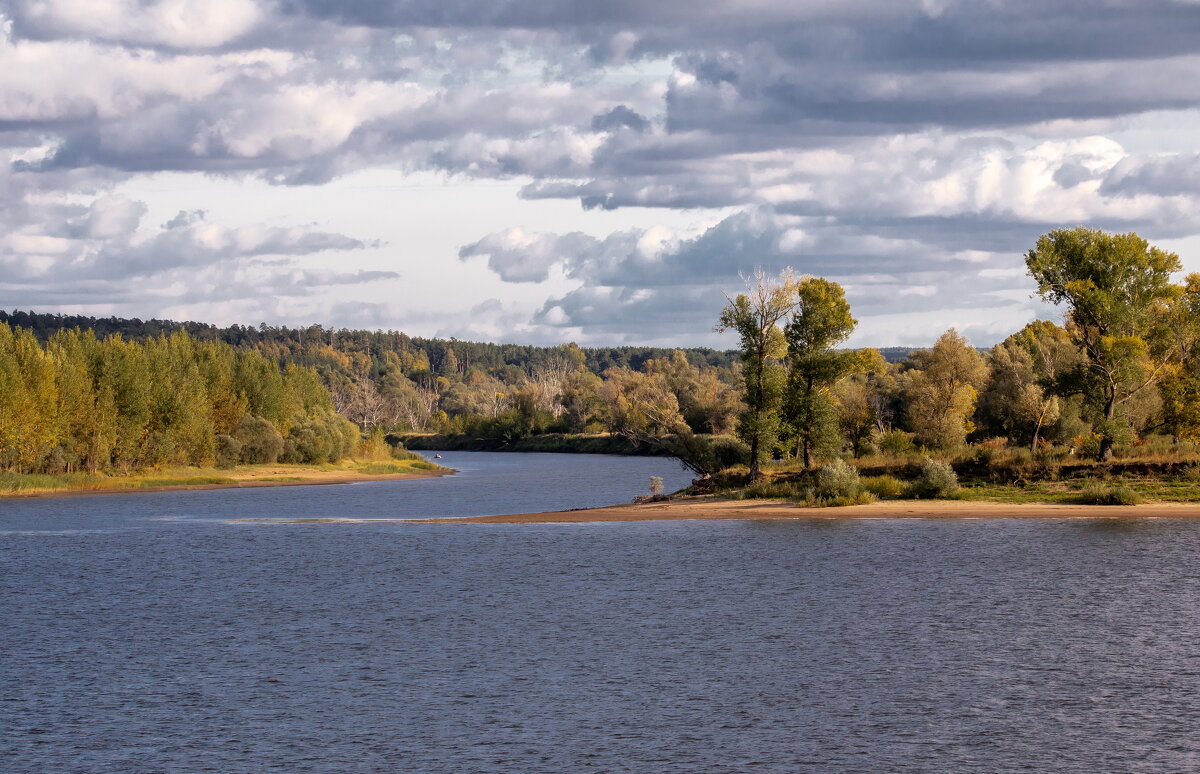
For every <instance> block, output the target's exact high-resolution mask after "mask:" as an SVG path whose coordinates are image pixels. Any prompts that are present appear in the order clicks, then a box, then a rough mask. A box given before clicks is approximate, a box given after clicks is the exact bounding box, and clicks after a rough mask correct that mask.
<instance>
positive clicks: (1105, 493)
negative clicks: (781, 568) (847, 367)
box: [687, 449, 1200, 506]
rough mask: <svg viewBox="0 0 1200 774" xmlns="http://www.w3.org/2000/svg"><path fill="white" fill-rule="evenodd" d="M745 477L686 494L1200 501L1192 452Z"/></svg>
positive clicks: (855, 464)
mask: <svg viewBox="0 0 1200 774" xmlns="http://www.w3.org/2000/svg"><path fill="white" fill-rule="evenodd" d="M822 470H824V472H822ZM747 473H748V471H747V469H746V468H745V467H736V468H730V469H727V470H724V471H722V472H721V473H719V474H717V475H716V476H714V477H712V478H711V479H709V480H706V481H705V482H703V485H702V486H698V487H693V488H692V489H690V490H687V491H689V492H690V493H693V494H714V495H718V496H720V497H724V498H731V499H738V500H756V499H757V500H763V499H786V500H791V501H793V502H798V503H801V504H805V505H816V506H829V505H853V504H861V503H865V502H871V501H875V500H921V499H942V500H945V499H952V500H962V501H965V502H994V503H1010V504H1031V503H1042V504H1059V505H1136V504H1138V503H1143V502H1145V503H1200V458H1198V457H1196V456H1194V455H1180V456H1177V457H1175V458H1162V457H1153V458H1152V457H1144V458H1132V457H1131V458H1126V459H1119V460H1114V461H1112V462H1108V463H1100V462H1094V461H1090V460H1079V459H1075V458H1070V457H1064V456H1062V455H1057V456H1051V455H1030V454H1029V453H1027V452H1023V450H1018V451H1017V452H1016V453H1012V450H1007V451H1003V452H995V451H992V450H987V449H973V450H969V451H965V452H963V453H962V454H960V455H958V456H948V457H944V458H942V459H941V460H932V461H931V460H929V459H927V458H924V457H920V456H911V457H894V458H880V457H875V458H867V459H859V460H853V461H848V464H845V465H839V464H838V463H832V464H828V465H826V466H824V467H823V469H822V468H818V469H817V470H804V469H803V468H802V467H801V466H799V465H798V464H797V463H795V462H793V461H787V462H778V463H773V464H769V465H767V466H765V468H764V476H763V477H762V478H761V479H759V480H758V481H755V482H750V481H749V480H748V475H747ZM835 473H836V475H835Z"/></svg>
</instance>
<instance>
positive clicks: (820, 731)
mask: <svg viewBox="0 0 1200 774" xmlns="http://www.w3.org/2000/svg"><path fill="white" fill-rule="evenodd" d="M445 457H446V460H445V461H446V462H447V463H448V464H450V465H452V466H454V467H457V468H460V469H462V470H463V473H461V474H459V475H457V476H452V477H447V478H442V479H429V480H424V481H408V482H396V483H380V484H361V485H353V486H326V487H286V488H278V489H246V490H224V491H209V492H173V493H161V494H143V495H108V496H94V497H74V498H59V499H52V500H30V501H0V636H2V639H0V770H3V771H4V772H163V771H170V772H200V771H213V772H258V771H277V772H343V771H344V772H577V771H578V772H602V771H603V772H667V771H670V772H744V771H762V772H808V771H811V772H931V771H945V772H1008V771H1035V772H1045V771H1055V772H1172V771H1196V770H1200V743H1198V741H1197V740H1198V739H1200V734H1197V732H1196V729H1197V728H1200V647H1197V635H1198V634H1200V605H1198V600H1200V561H1198V560H1197V557H1198V556H1200V523H1197V522H1191V521H1184V520H1148V521H1121V520H1111V519H1097V520H1016V519H995V520H961V521H937V520H902V519H879V520H861V521H851V520H846V521H818V522H804V521H796V522H759V523H754V522H640V523H625V524H614V523H601V524H571V525H538V524H532V525H480V524H474V525H455V526H447V525H428V524H403V523H397V522H395V521H371V520H370V519H380V518H387V519H391V518H404V517H414V516H430V515H472V514H478V513H500V512H520V511H531V510H545V509H550V508H564V507H581V506H586V505H597V504H603V503H611V502H622V501H628V500H629V499H630V498H631V497H632V496H633V495H635V494H640V493H643V492H644V491H645V488H646V479H647V477H648V476H650V475H663V476H664V477H666V478H668V481H667V484H668V487H672V486H681V485H682V484H683V483H684V482H686V478H687V477H686V475H684V474H682V473H681V472H680V471H679V469H678V467H677V466H675V465H673V464H672V463H670V462H669V461H666V460H654V459H636V458H613V457H583V456H571V455H516V454H510V455H499V454H483V453H476V454H467V453H460V454H446V455H445ZM296 517H300V518H306V517H343V518H350V519H358V520H356V521H348V522H345V523H333V524H330V523H321V524H311V523H299V524H297V523H286V521H273V520H276V519H281V520H287V519H292V518H296Z"/></svg>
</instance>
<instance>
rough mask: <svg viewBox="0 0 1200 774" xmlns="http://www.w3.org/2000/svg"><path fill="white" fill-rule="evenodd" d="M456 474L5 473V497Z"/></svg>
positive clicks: (287, 468)
mask: <svg viewBox="0 0 1200 774" xmlns="http://www.w3.org/2000/svg"><path fill="white" fill-rule="evenodd" d="M453 472H454V471H453V470H452V469H450V468H443V467H441V466H440V465H435V464H433V463H431V462H426V461H424V460H396V461H388V462H362V461H353V460H351V461H347V462H343V463H338V464H328V465H284V464H276V465H239V466H237V467H235V468H229V469H216V468H167V469H163V470H156V471H149V472H145V473H138V474H134V475H129V476H106V475H103V474H89V473H66V474H61V475H20V474H13V473H3V474H0V499H16V498H26V497H59V496H71V495H89V494H122V493H128V492H164V491H171V490H176V489H238V488H249V487H266V486H319V485H328V484H352V483H358V482H362V481H402V480H405V479H412V478H432V477H437V476H444V475H448V474H450V473H453Z"/></svg>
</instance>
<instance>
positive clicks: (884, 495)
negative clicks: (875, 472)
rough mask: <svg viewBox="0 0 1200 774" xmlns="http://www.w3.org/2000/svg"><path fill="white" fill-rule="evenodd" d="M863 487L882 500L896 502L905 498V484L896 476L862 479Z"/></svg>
mask: <svg viewBox="0 0 1200 774" xmlns="http://www.w3.org/2000/svg"><path fill="white" fill-rule="evenodd" d="M862 486H863V489H865V490H866V491H868V492H870V493H871V494H873V495H875V496H876V497H878V498H879V499H881V500H895V499H897V498H900V497H903V496H904V482H903V481H901V480H900V479H898V478H896V477H895V476H866V477H864V478H863V479H862Z"/></svg>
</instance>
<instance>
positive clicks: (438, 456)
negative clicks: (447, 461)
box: [433, 454, 442, 460]
mask: <svg viewBox="0 0 1200 774" xmlns="http://www.w3.org/2000/svg"><path fill="white" fill-rule="evenodd" d="M433 458H434V459H435V460H440V459H441V458H442V455H440V454H435V455H433Z"/></svg>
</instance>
